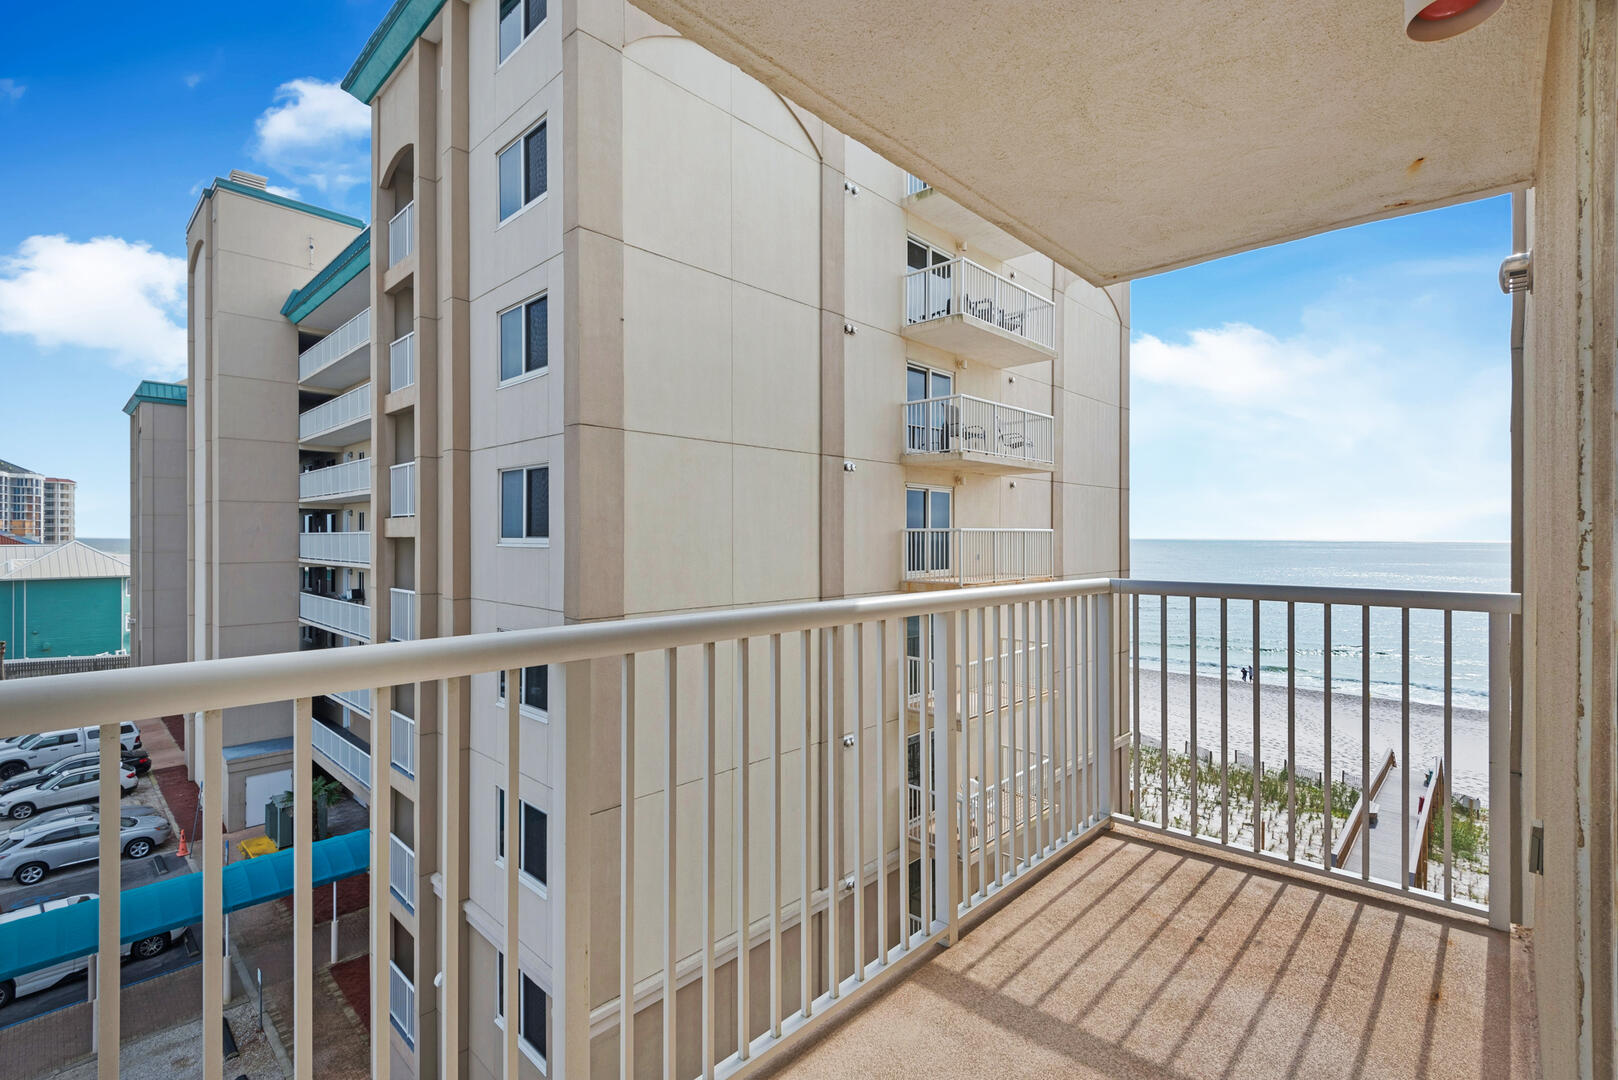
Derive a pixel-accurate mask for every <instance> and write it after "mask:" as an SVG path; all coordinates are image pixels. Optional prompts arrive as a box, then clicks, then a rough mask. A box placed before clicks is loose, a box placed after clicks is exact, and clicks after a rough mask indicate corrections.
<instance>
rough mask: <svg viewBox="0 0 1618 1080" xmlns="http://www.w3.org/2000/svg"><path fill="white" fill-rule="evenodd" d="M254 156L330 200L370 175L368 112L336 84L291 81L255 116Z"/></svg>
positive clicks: (369, 116) (313, 80)
mask: <svg viewBox="0 0 1618 1080" xmlns="http://www.w3.org/2000/svg"><path fill="white" fill-rule="evenodd" d="M257 130H258V139H257V142H256V143H255V145H254V147H253V153H254V156H256V157H257V158H258V159H259V160H260V161H262V162H264V163H265V164H266V165H268V166H269V167H270V168H272V169H274V170H275V171H276V172H278V173H280V174H282V175H283V176H286V177H287V178H288V179H290V180H292V181H293V182H295V183H296V184H299V185H304V186H308V187H312V188H314V189H315V190H316V191H319V192H320V193H321V194H322V195H325V196H327V197H329V198H341V197H342V195H343V193H344V192H346V191H347V190H348V189H349V188H351V187H354V186H355V185H357V184H363V183H365V181H366V180H367V179H368V177H369V176H370V163H371V155H370V150H369V146H370V138H371V110H370V108H369V106H366V105H363V104H361V103H360V102H359V101H357V100H355V99H354V98H352V97H350V96H349V95H348V94H347V93H346V92H345V91H344V90H343V89H342V87H341V86H339V85H338V84H336V83H328V82H322V81H320V80H319V79H293V80H292V81H291V82H288V83H283V84H281V86H279V87H277V88H276V91H275V104H273V105H271V106H270V107H269V108H268V109H266V110H265V111H264V114H263V115H262V116H260V117H259V118H258V123H257Z"/></svg>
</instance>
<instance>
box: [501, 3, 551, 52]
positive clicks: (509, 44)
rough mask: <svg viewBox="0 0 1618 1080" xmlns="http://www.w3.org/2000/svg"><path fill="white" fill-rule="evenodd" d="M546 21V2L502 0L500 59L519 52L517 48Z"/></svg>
mask: <svg viewBox="0 0 1618 1080" xmlns="http://www.w3.org/2000/svg"><path fill="white" fill-rule="evenodd" d="M544 21H545V0H500V59H501V61H502V62H504V61H505V59H506V57H508V56H510V55H511V54H512V53H514V52H516V51H517V46H518V45H521V44H522V43H523V42H524V41H526V40H527V39H528V35H529V34H532V33H533V32H534V31H535V30H537V29H539V24H540V23H542V22H544Z"/></svg>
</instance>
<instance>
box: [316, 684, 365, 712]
mask: <svg viewBox="0 0 1618 1080" xmlns="http://www.w3.org/2000/svg"><path fill="white" fill-rule="evenodd" d="M326 696H327V697H329V698H331V699H332V700H334V701H340V702H342V703H343V704H344V705H347V706H348V707H349V708H350V709H353V710H354V711H355V712H362V713H364V714H365V715H366V716H370V715H371V692H370V691H369V690H339V691H337V693H335V694H327V695H326Z"/></svg>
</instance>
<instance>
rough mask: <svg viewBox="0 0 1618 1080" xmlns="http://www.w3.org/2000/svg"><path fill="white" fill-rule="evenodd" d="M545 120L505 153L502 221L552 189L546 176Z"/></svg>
mask: <svg viewBox="0 0 1618 1080" xmlns="http://www.w3.org/2000/svg"><path fill="white" fill-rule="evenodd" d="M546 149H547V148H546V146H545V121H543V120H541V121H540V122H539V126H538V127H536V128H533V129H532V130H531V131H529V132H528V133H527V134H526V135H524V136H523V137H522V138H520V139H518V140H517V141H516V142H514V143H512V144H511V145H510V146H508V147H506V148H505V149H504V150H501V151H500V153H499V155H498V156H499V162H500V220H501V221H504V220H506V219H507V218H509V217H510V216H511V215H512V214H515V213H516V212H517V211H518V210H521V209H522V208H523V207H525V206H527V205H528V204H529V203H531V202H533V201H534V200H535V199H538V198H539V197H540V196H542V195H544V194H545V192H546V191H547V190H548V189H549V180H548V178H547V174H546Z"/></svg>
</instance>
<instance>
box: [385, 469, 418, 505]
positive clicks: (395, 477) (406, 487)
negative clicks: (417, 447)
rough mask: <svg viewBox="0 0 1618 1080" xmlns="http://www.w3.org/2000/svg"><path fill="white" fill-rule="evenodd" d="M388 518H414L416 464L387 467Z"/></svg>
mask: <svg viewBox="0 0 1618 1080" xmlns="http://www.w3.org/2000/svg"><path fill="white" fill-rule="evenodd" d="M388 516H389V517H396V518H407V517H415V516H416V463H415V462H414V461H406V462H403V463H401V464H399V465H390V466H388Z"/></svg>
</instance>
